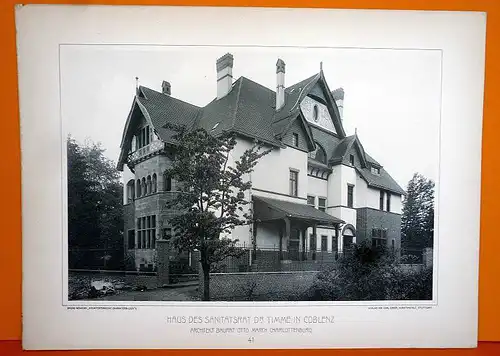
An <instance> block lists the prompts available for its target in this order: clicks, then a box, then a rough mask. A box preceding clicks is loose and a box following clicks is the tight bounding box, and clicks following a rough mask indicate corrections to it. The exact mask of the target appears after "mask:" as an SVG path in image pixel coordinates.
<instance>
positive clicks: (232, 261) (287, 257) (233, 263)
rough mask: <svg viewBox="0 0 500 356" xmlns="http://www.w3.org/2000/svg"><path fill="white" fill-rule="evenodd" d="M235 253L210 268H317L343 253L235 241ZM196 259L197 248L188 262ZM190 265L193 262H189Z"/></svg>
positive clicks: (236, 270)
mask: <svg viewBox="0 0 500 356" xmlns="http://www.w3.org/2000/svg"><path fill="white" fill-rule="evenodd" d="M237 248H238V249H239V251H240V252H239V254H238V256H230V257H226V258H225V259H223V260H222V261H220V262H219V263H217V264H215V266H213V268H212V272H213V273H242V272H286V271H289V272H301V271H319V270H322V269H324V268H329V267H331V266H333V265H334V264H335V262H336V261H337V260H338V259H339V258H340V257H342V256H343V255H345V254H347V253H350V250H346V251H344V252H338V251H308V250H306V251H298V250H287V249H283V250H281V251H280V249H279V247H278V246H267V247H259V248H256V249H253V248H252V247H249V246H248V245H244V244H243V245H238V246H237ZM196 261H199V252H193V253H192V263H195V262H196ZM192 266H193V267H194V265H193V264H192Z"/></svg>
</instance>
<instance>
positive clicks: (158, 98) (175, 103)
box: [137, 86, 200, 142]
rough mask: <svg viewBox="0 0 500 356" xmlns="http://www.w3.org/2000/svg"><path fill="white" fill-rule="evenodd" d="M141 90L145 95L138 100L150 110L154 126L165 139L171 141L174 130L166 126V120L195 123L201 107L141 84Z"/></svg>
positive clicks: (176, 122) (179, 123)
mask: <svg viewBox="0 0 500 356" xmlns="http://www.w3.org/2000/svg"><path fill="white" fill-rule="evenodd" d="M139 90H140V91H141V92H142V93H143V94H144V95H143V96H138V97H137V100H138V102H139V103H140V104H142V105H143V106H144V108H145V109H146V111H147V112H148V114H149V117H150V119H151V121H152V123H153V126H154V128H155V129H156V131H157V132H158V135H159V136H160V138H161V139H162V140H163V141H165V142H170V141H171V137H172V132H171V131H170V130H167V129H165V128H164V125H165V123H166V122H169V123H172V124H178V125H186V126H188V127H191V126H192V125H193V124H194V122H195V119H196V116H197V115H198V113H199V111H200V108H199V107H197V106H195V105H192V104H189V103H186V102H185V101H182V100H179V99H176V98H173V97H172V96H170V95H165V94H162V93H159V92H157V91H154V90H151V89H149V88H146V87H142V86H141V87H140V88H139Z"/></svg>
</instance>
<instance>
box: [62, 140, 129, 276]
mask: <svg viewBox="0 0 500 356" xmlns="http://www.w3.org/2000/svg"><path fill="white" fill-rule="evenodd" d="M67 159H68V171H67V173H68V247H69V249H76V250H80V251H82V250H90V249H103V250H111V251H116V252H117V253H116V255H117V256H118V255H120V257H121V254H120V251H121V249H122V247H123V211H122V205H123V204H122V199H123V198H122V194H123V188H122V184H121V182H120V173H119V172H118V171H117V170H116V169H115V166H114V163H113V162H112V161H111V160H109V159H108V158H106V157H105V156H104V149H103V148H102V147H101V146H100V144H96V143H93V142H90V141H89V142H87V143H85V144H79V143H78V142H76V141H75V139H73V138H72V137H71V136H69V137H68V138H67ZM89 256H92V255H89ZM89 256H83V257H81V259H82V261H81V263H82V264H83V265H81V266H83V267H90V266H86V265H87V264H89V263H90V261H89V260H90V257H89ZM70 257H71V255H70ZM73 257H74V256H73ZM102 257H103V258H104V259H105V260H106V259H107V258H109V256H102ZM71 262H74V261H70V263H71Z"/></svg>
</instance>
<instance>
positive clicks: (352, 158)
mask: <svg viewBox="0 0 500 356" xmlns="http://www.w3.org/2000/svg"><path fill="white" fill-rule="evenodd" d="M349 163H350V164H351V166H354V155H349Z"/></svg>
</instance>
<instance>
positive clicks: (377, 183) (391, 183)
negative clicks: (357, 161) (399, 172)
mask: <svg viewBox="0 0 500 356" xmlns="http://www.w3.org/2000/svg"><path fill="white" fill-rule="evenodd" d="M356 170H357V171H358V172H359V174H360V175H361V176H362V177H363V179H364V180H365V181H366V182H367V184H368V186H370V187H373V188H378V189H384V190H388V191H390V192H393V193H396V194H401V195H404V194H406V192H405V191H404V190H403V188H401V187H400V185H399V184H398V183H397V182H396V181H395V180H394V179H393V178H392V177H391V176H390V175H389V173H387V171H386V170H385V169H384V168H380V175H377V174H373V173H372V172H371V170H370V168H356Z"/></svg>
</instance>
